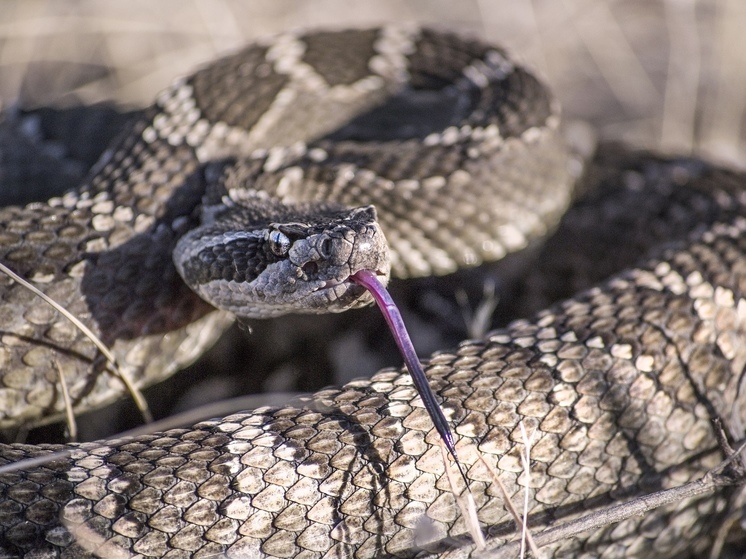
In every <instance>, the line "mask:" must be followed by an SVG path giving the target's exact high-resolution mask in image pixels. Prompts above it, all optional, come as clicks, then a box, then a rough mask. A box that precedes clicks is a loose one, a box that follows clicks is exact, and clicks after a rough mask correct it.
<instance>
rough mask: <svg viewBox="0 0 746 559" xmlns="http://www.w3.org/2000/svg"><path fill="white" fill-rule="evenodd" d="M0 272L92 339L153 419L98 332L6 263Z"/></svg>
mask: <svg viewBox="0 0 746 559" xmlns="http://www.w3.org/2000/svg"><path fill="white" fill-rule="evenodd" d="M0 272H3V273H4V274H5V275H7V276H8V277H10V278H11V279H12V280H13V281H15V282H16V283H18V284H19V285H22V286H23V287H24V288H26V289H28V290H29V291H31V292H32V293H33V294H34V295H36V296H37V297H39V298H41V299H42V300H43V301H45V302H46V303H47V304H49V305H50V306H51V307H52V308H54V309H55V310H56V311H57V312H59V313H60V314H61V315H62V316H64V317H65V318H66V319H68V320H69V321H70V322H72V323H73V324H74V325H75V327H76V328H77V329H78V330H80V331H81V332H83V334H85V336H86V337H87V338H88V339H89V340H91V343H93V345H95V346H96V348H97V349H98V350H99V351H100V352H101V355H103V356H104V357H105V358H106V361H107V362H108V367H109V370H110V371H111V372H112V373H113V374H114V376H116V377H117V378H118V379H119V380H121V381H122V383H124V386H125V387H126V388H127V391H128V392H129V393H130V395H131V396H132V399H133V400H134V401H135V404H137V407H138V409H139V410H140V413H141V414H142V417H143V419H144V420H145V421H146V422H147V423H150V422H152V421H153V415H152V414H151V413H150V408H149V407H148V402H147V401H146V400H145V397H144V396H143V394H142V392H140V389H138V388H137V387H136V386H135V385H134V384H133V383H132V381H131V380H130V379H129V377H127V375H126V374H125V373H124V371H122V370H121V369H120V368H119V365H118V364H117V360H116V358H115V357H114V354H113V353H112V352H111V350H109V348H108V347H106V344H104V343H103V342H102V341H101V340H100V339H99V337H98V336H96V334H94V333H93V332H92V331H91V329H90V328H88V327H87V326H86V325H85V324H83V323H82V322H81V321H80V320H78V318H77V317H75V316H74V315H73V314H71V313H70V312H69V311H68V310H67V309H66V308H64V307H63V306H62V305H60V304H59V303H58V302H57V301H55V300H54V299H52V298H51V297H49V296H48V295H47V294H46V293H44V292H42V291H40V290H39V289H37V288H36V287H35V286H33V285H32V284H31V283H29V282H28V281H27V280H25V279H24V278H22V277H21V276H19V275H18V274H16V273H15V272H14V271H13V270H11V269H10V268H8V267H7V266H6V265H5V264H3V263H2V262H0Z"/></svg>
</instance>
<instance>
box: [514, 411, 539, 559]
mask: <svg viewBox="0 0 746 559" xmlns="http://www.w3.org/2000/svg"><path fill="white" fill-rule="evenodd" d="M518 425H519V426H520V428H521V438H522V439H523V446H524V448H525V452H524V453H523V454H521V463H522V464H523V473H524V475H525V476H526V485H525V491H524V492H523V496H524V499H523V522H522V523H521V559H523V557H525V556H526V541H527V540H528V539H529V538H530V536H531V535H530V534H529V532H528V500H529V497H530V495H529V491H530V490H531V444H532V443H533V440H534V434H535V433H536V431H535V430H534V431H533V432H532V433H531V435H529V434H528V433H527V432H526V425H525V424H524V423H523V421H520V422H519V423H518ZM532 543H533V542H529V546H530V547H531V551H532V552H533V554H534V556H535V557H536V559H539V557H540V556H539V550H538V549H537V547H536V544H534V545H533V546H532V545H531V544H532Z"/></svg>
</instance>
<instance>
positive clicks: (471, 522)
mask: <svg viewBox="0 0 746 559" xmlns="http://www.w3.org/2000/svg"><path fill="white" fill-rule="evenodd" d="M440 453H441V455H442V456H443V466H444V467H445V471H446V477H447V478H448V484H449V485H450V486H451V492H452V493H453V496H454V498H455V499H456V505H458V508H459V509H460V510H461V515H462V516H463V517H464V521H465V522H466V526H467V527H468V528H469V533H470V534H471V539H472V540H474V546H475V547H476V548H477V550H478V551H482V550H484V549H486V546H487V544H486V542H485V540H484V534H483V533H482V529H481V528H480V527H479V516H478V515H477V505H476V503H475V502H474V496H473V495H472V494H471V492H470V491H469V488H468V487H466V492H464V493H461V492H460V491H457V490H456V480H455V479H454V476H453V472H452V470H451V468H450V466H449V465H448V450H447V449H446V445H445V442H444V441H443V440H441V441H440Z"/></svg>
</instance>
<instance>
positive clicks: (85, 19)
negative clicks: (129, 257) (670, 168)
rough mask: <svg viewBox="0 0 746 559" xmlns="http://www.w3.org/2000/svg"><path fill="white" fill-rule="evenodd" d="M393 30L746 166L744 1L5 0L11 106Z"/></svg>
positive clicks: (64, 100) (119, 90) (625, 133)
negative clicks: (452, 36) (257, 52)
mask: <svg viewBox="0 0 746 559" xmlns="http://www.w3.org/2000/svg"><path fill="white" fill-rule="evenodd" d="M383 22H421V23H427V24H431V25H436V26H442V27H449V28H453V29H458V30H462V31H465V32H468V33H472V34H475V35H478V36H482V37H484V38H487V39H490V40H492V41H495V42H498V43H500V44H502V45H503V46H506V47H507V48H508V49H509V50H510V51H511V52H512V53H513V54H514V55H515V56H516V57H517V58H518V59H519V60H522V61H525V62H526V63H527V64H529V65H530V66H531V67H532V68H534V69H535V70H536V71H538V72H539V74H540V75H541V76H543V78H544V79H545V80H546V81H548V82H549V83H550V84H551V85H552V87H553V89H554V91H555V92H556V93H557V95H558V96H559V98H560V99H561V101H562V103H563V106H564V107H565V112H566V114H567V115H569V116H572V117H573V118H582V119H585V120H588V121H590V122H592V123H593V124H594V125H595V126H596V128H597V130H599V131H600V133H601V135H602V136H603V137H605V138H621V139H624V140H626V141H628V142H631V143H634V144H635V145H640V146H648V147H656V148H661V149H665V150H666V151H673V152H676V153H690V152H694V153H698V154H705V155H707V156H708V157H710V158H716V159H717V160H719V161H723V162H728V163H730V164H733V165H743V164H744V160H745V159H746V147H745V144H744V130H745V129H746V127H745V126H744V125H745V121H744V105H745V104H746V95H745V94H744V92H746V38H745V37H744V30H746V2H743V0H523V1H520V2H516V1H515V0H481V1H480V0H461V1H459V2H453V1H452V0H439V1H434V0H408V1H398V0H355V1H354V2H352V1H349V0H314V1H313V2H308V1H304V0H252V1H251V2H246V1H242V0H158V1H157V2H154V1H152V0H128V1H127V2H121V1H118V0H0V100H2V103H3V105H4V106H6V107H7V106H8V105H10V104H13V103H20V104H21V105H22V106H23V107H36V106H39V105H44V106H48V105H57V106H59V105H65V104H70V103H79V102H85V103H91V102H96V101H104V100H115V101H116V102H118V103H122V104H124V105H126V106H131V107H141V106H143V105H144V104H147V103H148V102H149V101H150V100H151V99H152V98H153V96H154V94H155V93H156V92H157V91H158V90H159V89H161V88H162V87H163V86H165V85H166V84H168V83H169V82H170V81H171V80H172V79H173V78H174V77H175V76H177V75H180V74H183V73H186V72H188V71H190V69H192V68H193V67H195V66H196V65H198V64H201V63H204V62H206V61H209V60H210V59H212V58H214V57H215V56H216V55H218V54H220V53H224V52H226V51H229V50H231V49H234V48H237V47H239V46H240V45H242V44H244V43H246V42H247V41H248V40H250V39H252V38H254V37H258V36H263V35H268V34H272V33H277V32H280V31H283V30H286V29H290V28H297V27H316V26H322V27H345V26H365V25H371V24H376V23H383Z"/></svg>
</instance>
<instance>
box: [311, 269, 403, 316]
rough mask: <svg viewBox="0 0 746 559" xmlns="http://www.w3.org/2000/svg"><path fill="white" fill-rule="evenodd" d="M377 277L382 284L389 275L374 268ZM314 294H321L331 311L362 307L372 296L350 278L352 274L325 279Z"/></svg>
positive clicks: (370, 300)
mask: <svg viewBox="0 0 746 559" xmlns="http://www.w3.org/2000/svg"><path fill="white" fill-rule="evenodd" d="M373 273H375V275H376V277H378V278H379V279H380V280H381V281H382V282H383V283H384V284H385V283H388V279H389V275H388V274H387V273H386V272H385V271H381V270H376V271H375V272H373ZM315 293H316V295H323V296H324V297H325V298H326V299H327V301H328V302H327V305H328V306H329V308H330V309H333V311H332V312H339V311H341V310H345V309H350V308H356V307H364V306H366V305H369V304H371V303H372V302H373V297H372V296H371V295H370V293H369V292H368V290H367V289H365V288H364V287H363V286H361V285H360V284H359V283H358V282H356V281H355V280H353V279H352V274H351V275H349V276H345V277H344V278H342V279H337V278H334V279H330V280H326V281H325V282H324V284H323V285H321V286H320V287H319V288H318V289H317V290H316V291H315Z"/></svg>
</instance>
